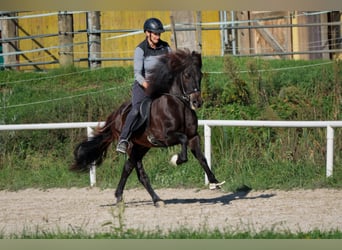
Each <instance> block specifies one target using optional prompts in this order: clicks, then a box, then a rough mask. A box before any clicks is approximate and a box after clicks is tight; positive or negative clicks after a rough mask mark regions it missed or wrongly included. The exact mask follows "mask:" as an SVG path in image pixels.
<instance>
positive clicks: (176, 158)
mask: <svg viewBox="0 0 342 250" xmlns="http://www.w3.org/2000/svg"><path fill="white" fill-rule="evenodd" d="M174 137H176V138H177V142H178V143H180V145H181V151H180V152H179V153H178V154H175V155H173V156H172V157H171V160H170V162H171V164H173V165H175V166H177V165H180V164H182V163H184V162H187V161H188V147H187V145H188V137H187V136H186V135H185V134H182V133H175V134H174Z"/></svg>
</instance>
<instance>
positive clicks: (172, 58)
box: [70, 50, 222, 206]
mask: <svg viewBox="0 0 342 250" xmlns="http://www.w3.org/2000/svg"><path fill="white" fill-rule="evenodd" d="M201 68H202V58H201V54H199V53H197V52H195V51H193V52H190V51H189V50H176V51H174V52H171V53H169V54H166V55H164V56H162V57H160V59H159V63H158V64H157V66H156V68H155V69H154V71H153V74H152V76H151V78H150V79H149V82H150V87H149V88H148V89H147V90H146V91H147V93H148V94H149V96H150V97H151V100H152V101H146V102H144V105H142V109H141V110H145V111H146V110H147V113H149V114H150V115H142V117H145V116H146V117H147V119H143V120H144V123H141V122H140V126H137V129H136V131H135V132H134V133H133V135H132V137H131V142H130V146H129V149H128V159H127V160H126V162H125V165H124V168H123V171H122V175H121V179H120V182H119V184H118V186H117V189H116V192H115V197H116V199H117V202H122V201H123V190H124V187H125V184H126V181H127V178H128V177H129V175H130V174H131V173H132V171H133V169H135V170H136V172H137V175H138V179H139V181H140V182H141V183H142V185H143V186H144V187H145V188H146V190H147V191H148V193H149V194H150V195H151V197H152V200H153V203H154V204H155V205H156V206H159V205H163V204H164V203H163V201H162V200H161V199H160V198H159V196H158V195H157V194H156V193H155V191H154V190H153V188H152V186H151V184H150V181H149V179H148V176H147V174H146V172H145V170H144V167H143V164H142V159H143V157H144V156H145V154H146V153H147V152H148V151H149V150H150V148H152V147H169V146H173V145H177V144H180V145H181V152H180V153H179V154H176V155H174V156H173V157H172V159H171V162H173V164H176V165H179V164H182V163H184V162H186V161H187V160H188V157H187V147H189V148H190V150H191V152H192V153H193V155H194V156H195V157H196V159H197V160H198V161H199V163H200V164H201V166H202V168H203V170H204V172H205V173H206V175H207V177H208V180H209V182H210V184H209V185H210V186H209V187H210V188H211V189H215V188H219V186H220V185H221V184H222V183H219V182H218V181H217V179H216V177H215V176H214V174H213V173H212V171H211V170H210V168H209V166H208V163H207V160H206V158H205V156H204V155H203V153H202V151H201V145H200V137H199V134H198V131H197V130H198V119H197V116H196V113H195V109H197V108H199V107H201V105H202V103H203V100H202V98H201V79H202V72H201ZM130 107H131V105H130V103H124V104H122V105H121V106H120V108H119V109H118V110H117V111H115V112H113V113H112V114H110V115H109V116H108V118H107V120H106V122H105V125H104V126H103V127H99V128H97V130H96V132H95V135H94V136H93V137H92V138H90V140H88V139H85V140H84V141H83V142H81V143H80V144H79V145H78V146H77V147H76V148H75V151H74V157H75V161H74V163H73V165H72V166H71V167H70V170H73V171H85V170H88V169H89V165H90V164H91V163H93V162H96V164H97V165H100V164H101V163H102V161H103V159H104V157H105V155H106V152H107V149H108V147H109V146H110V145H111V143H112V142H113V141H114V140H117V139H118V137H119V135H120V131H121V128H122V125H123V122H124V120H125V118H126V115H127V113H128V110H129V109H130ZM144 107H145V108H144ZM146 107H147V108H146ZM141 113H142V114H143V113H144V111H141ZM145 113H146V112H145ZM141 124H142V125H141Z"/></svg>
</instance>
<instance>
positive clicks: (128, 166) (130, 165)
mask: <svg viewBox="0 0 342 250" xmlns="http://www.w3.org/2000/svg"><path fill="white" fill-rule="evenodd" d="M135 166H136V164H134V163H133V162H132V161H131V160H130V159H128V160H127V161H126V162H125V165H124V167H123V170H122V173H121V178H120V181H119V184H118V186H117V188H116V191H115V197H116V202H117V203H120V202H123V196H122V195H123V190H124V188H125V185H126V182H127V179H128V177H129V176H130V174H131V173H132V170H133V169H134V168H135Z"/></svg>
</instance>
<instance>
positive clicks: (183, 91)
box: [180, 73, 201, 102]
mask: <svg viewBox="0 0 342 250" xmlns="http://www.w3.org/2000/svg"><path fill="white" fill-rule="evenodd" d="M180 78H181V79H180V85H181V91H182V94H183V95H182V98H183V99H184V100H186V101H187V102H190V96H191V94H193V93H196V92H201V89H200V88H199V89H197V88H193V89H192V90H190V91H185V88H184V81H183V73H182V74H181V75H180Z"/></svg>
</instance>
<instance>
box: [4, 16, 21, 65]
mask: <svg viewBox="0 0 342 250" xmlns="http://www.w3.org/2000/svg"><path fill="white" fill-rule="evenodd" d="M6 16H13V15H11V14H7V15H6ZM16 30H17V29H16V25H15V22H14V21H13V19H3V20H2V22H1V35H2V39H3V40H6V39H7V38H13V37H16V36H17V34H16V33H17V32H16ZM17 43H18V42H17V41H11V42H3V43H2V51H3V53H4V54H5V55H4V57H3V59H4V68H7V69H18V67H17V66H10V65H11V64H17V63H18V60H17V55H15V53H13V52H16V49H15V48H17V47H18V46H17ZM7 53H13V54H9V55H6V54H7ZM7 65H8V66H7Z"/></svg>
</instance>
